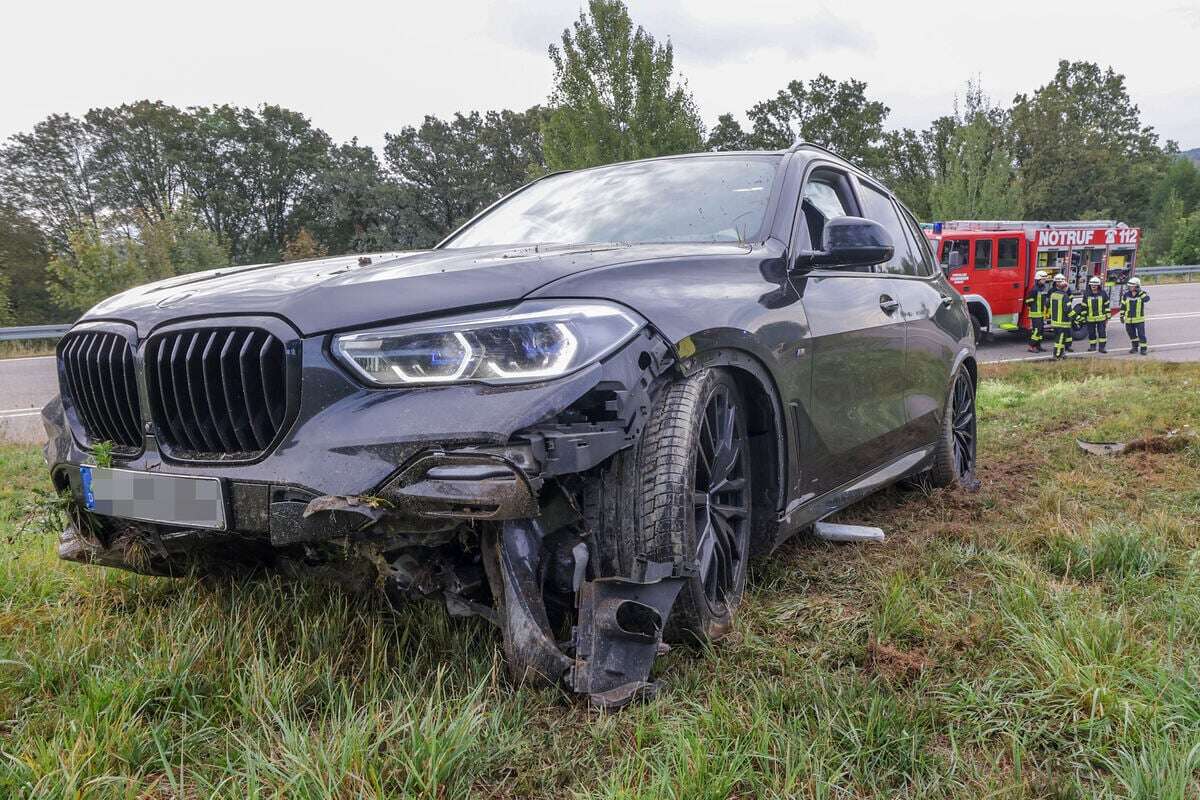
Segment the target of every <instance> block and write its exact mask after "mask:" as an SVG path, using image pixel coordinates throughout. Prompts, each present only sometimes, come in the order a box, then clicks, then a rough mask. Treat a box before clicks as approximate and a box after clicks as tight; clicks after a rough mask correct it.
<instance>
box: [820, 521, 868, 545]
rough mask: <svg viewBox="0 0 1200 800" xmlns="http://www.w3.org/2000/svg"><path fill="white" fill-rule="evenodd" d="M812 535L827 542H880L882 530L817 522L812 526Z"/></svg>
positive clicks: (864, 526)
mask: <svg viewBox="0 0 1200 800" xmlns="http://www.w3.org/2000/svg"><path fill="white" fill-rule="evenodd" d="M813 535H815V536H816V537H817V538H818V539H824V540H825V541H827V542H882V541H883V539H884V536H883V529H882V528H872V527H870V526H867V525H841V524H839V523H836V522H818V523H816V524H814V525H813Z"/></svg>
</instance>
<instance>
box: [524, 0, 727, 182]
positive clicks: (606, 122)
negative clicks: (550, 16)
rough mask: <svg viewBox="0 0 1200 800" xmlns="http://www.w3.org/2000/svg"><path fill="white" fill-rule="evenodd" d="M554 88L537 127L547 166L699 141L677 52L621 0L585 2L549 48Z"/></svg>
mask: <svg viewBox="0 0 1200 800" xmlns="http://www.w3.org/2000/svg"><path fill="white" fill-rule="evenodd" d="M550 60H551V62H552V63H553V64H554V89H553V91H552V92H551V94H550V108H551V111H550V114H549V117H548V118H547V120H546V122H545V124H544V125H543V127H542V131H543V133H544V135H545V148H546V163H547V164H548V165H549V167H550V168H551V169H576V168H580V167H590V166H595V165H597V164H610V163H612V162H614V161H626V160H630V159H637V158H648V157H651V156H660V155H669V154H672V153H687V152H694V151H696V150H700V149H701V148H702V147H703V146H704V131H703V126H702V124H701V122H700V117H699V114H698V113H697V112H696V105H695V103H694V101H693V100H692V96H691V94H690V93H689V92H688V91H687V88H686V86H685V85H684V83H683V82H682V81H681V80H679V79H678V78H677V77H676V75H675V53H674V49H673V48H672V46H671V43H670V42H669V41H668V42H667V43H666V44H662V45H660V44H659V43H658V42H657V41H655V39H654V37H653V36H651V35H650V34H649V33H647V32H646V31H645V29H643V28H642V27H641V26H640V25H639V26H637V27H636V28H635V27H634V24H633V20H632V19H631V18H630V16H629V9H628V8H626V6H625V3H623V2H621V0H589V2H588V8H587V11H585V12H580V15H579V19H578V20H576V21H575V23H574V24H573V26H572V28H571V29H567V30H564V31H563V33H562V41H561V46H555V45H551V46H550Z"/></svg>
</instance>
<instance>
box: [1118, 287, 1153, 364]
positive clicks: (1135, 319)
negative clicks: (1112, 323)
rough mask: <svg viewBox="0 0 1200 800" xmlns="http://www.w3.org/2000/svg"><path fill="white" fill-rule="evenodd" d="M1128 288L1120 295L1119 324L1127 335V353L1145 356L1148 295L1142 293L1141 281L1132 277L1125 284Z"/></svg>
mask: <svg viewBox="0 0 1200 800" xmlns="http://www.w3.org/2000/svg"><path fill="white" fill-rule="evenodd" d="M1125 285H1126V286H1127V287H1128V288H1127V289H1126V290H1125V294H1123V295H1121V322H1124V323H1125V332H1126V333H1127V334H1129V352H1131V353H1141V354H1142V355H1146V352H1147V350H1148V348H1147V347H1146V303H1149V302H1150V295H1148V294H1146V293H1145V292H1143V291H1142V281H1141V279H1140V278H1137V277H1133V278H1130V279H1129V281H1128V282H1127V283H1126V284H1125Z"/></svg>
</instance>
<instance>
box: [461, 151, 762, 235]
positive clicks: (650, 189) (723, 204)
mask: <svg viewBox="0 0 1200 800" xmlns="http://www.w3.org/2000/svg"><path fill="white" fill-rule="evenodd" d="M779 160H780V158H779V156H773V155H762V156H696V157H692V158H672V159H663V160H659V161H638V162H634V163H631V164H617V165H615V166H611V167H602V168H599V169H588V170H582V171H580V172H568V173H564V174H562V175H551V176H550V177H548V178H545V179H543V180H541V181H538V182H537V183H535V184H533V185H532V186H530V187H529V188H527V189H525V190H524V191H522V192H520V193H518V194H517V195H515V196H513V197H512V198H510V199H508V200H506V201H505V202H503V203H501V204H500V205H498V206H496V207H495V208H494V209H492V210H491V211H490V212H489V213H488V214H487V215H486V216H484V217H482V218H480V219H479V220H477V221H476V222H474V223H473V224H471V225H470V226H468V227H467V228H465V229H463V230H462V231H461V232H459V233H458V235H456V236H455V237H454V238H453V239H451V240H450V241H449V242H447V243H446V244H445V245H444V246H445V247H480V246H484V245H510V244H511V245H530V244H584V243H594V242H621V243H625V244H639V243H644V242H745V241H754V240H756V239H757V238H759V232H760V231H761V229H762V227H763V217H764V215H765V213H766V210H767V201H768V199H770V196H771V184H772V182H773V181H774V179H775V169H776V167H777V166H778V165H779Z"/></svg>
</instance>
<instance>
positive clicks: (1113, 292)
mask: <svg viewBox="0 0 1200 800" xmlns="http://www.w3.org/2000/svg"><path fill="white" fill-rule="evenodd" d="M925 228H926V235H927V236H929V238H930V240H931V243H932V244H933V249H934V252H935V253H937V254H938V259H939V261H940V262H941V264H942V269H943V270H945V271H946V276H947V278H949V280H950V283H951V284H952V285H953V286H954V288H956V289H958V291H959V293H961V294H962V295H963V297H965V298H966V300H967V307H968V308H969V309H970V311H971V317H972V319H973V320H974V321H975V333H976V337H977V338H979V339H982V338H983V337H984V336H986V335H988V334H990V333H996V332H999V331H1019V330H1029V327H1030V325H1029V316H1028V314H1027V312H1026V308H1025V295H1026V294H1027V293H1028V292H1029V291H1030V289H1031V288H1032V287H1033V284H1034V275H1035V274H1036V273H1037V271H1038V270H1045V271H1046V272H1048V273H1050V275H1051V277H1053V276H1054V274H1055V273H1057V272H1061V273H1062V274H1064V275H1066V276H1067V280H1068V282H1069V283H1070V286H1071V291H1072V292H1082V291H1083V290H1084V288H1085V287H1086V286H1087V281H1088V279H1089V278H1091V277H1092V276H1093V275H1099V276H1100V277H1101V278H1102V279H1103V280H1104V282H1105V285H1106V288H1107V289H1108V292H1109V295H1110V296H1111V298H1112V309H1113V311H1114V312H1115V311H1116V310H1117V308H1118V305H1119V303H1120V293H1121V288H1122V287H1123V285H1124V283H1125V281H1127V280H1128V279H1129V278H1130V277H1131V276H1132V275H1133V271H1134V269H1135V268H1136V261H1137V247H1138V243H1139V242H1140V241H1141V238H1142V237H1141V234H1142V232H1141V229H1140V228H1131V227H1129V226H1128V225H1126V224H1125V223H1123V222H1118V221H1116V220H1100V221H1077V222H1042V221H1027V220H1016V221H1013V220H954V221H951V222H935V223H934V224H933V225H927V226H925Z"/></svg>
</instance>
